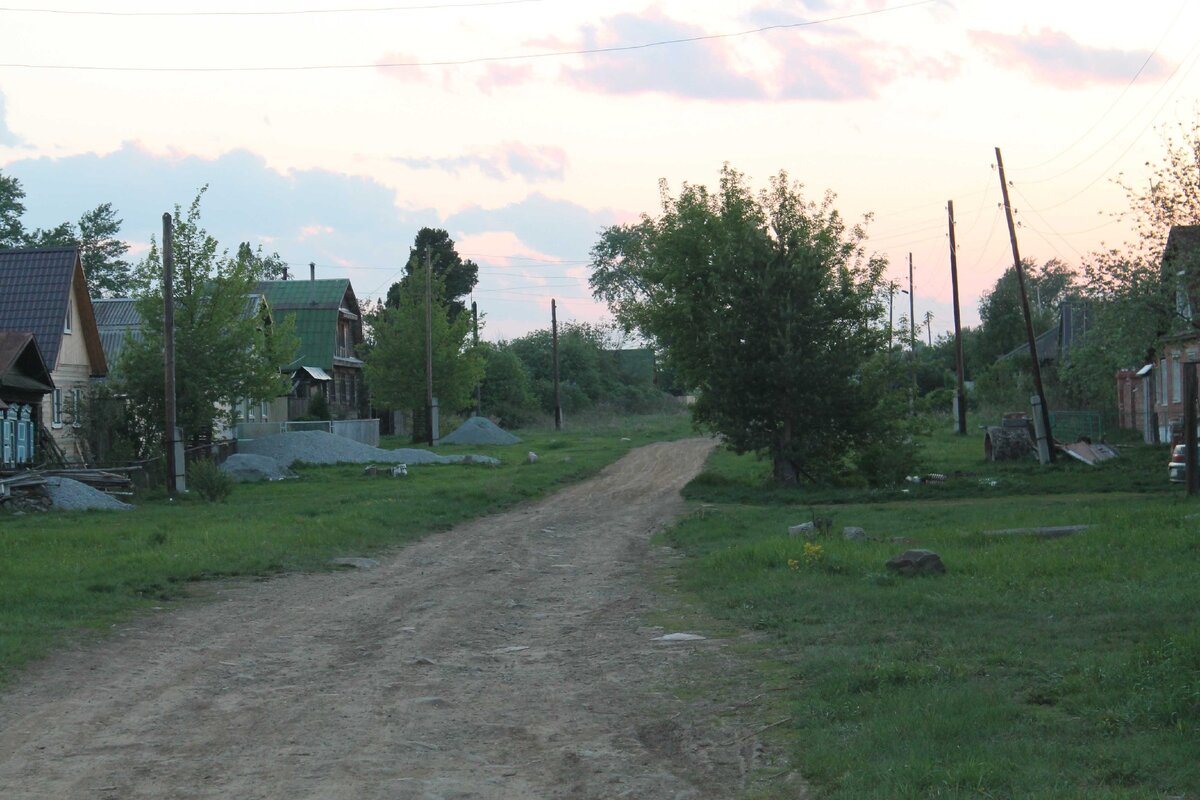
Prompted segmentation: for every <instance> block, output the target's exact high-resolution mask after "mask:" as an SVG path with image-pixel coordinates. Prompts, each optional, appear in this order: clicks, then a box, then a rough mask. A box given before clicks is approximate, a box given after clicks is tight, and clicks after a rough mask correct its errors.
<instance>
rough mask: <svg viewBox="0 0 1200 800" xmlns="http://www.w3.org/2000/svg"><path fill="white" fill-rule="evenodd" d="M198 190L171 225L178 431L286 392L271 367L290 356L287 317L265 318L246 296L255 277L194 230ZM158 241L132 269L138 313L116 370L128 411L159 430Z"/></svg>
mask: <svg viewBox="0 0 1200 800" xmlns="http://www.w3.org/2000/svg"><path fill="white" fill-rule="evenodd" d="M203 194H204V190H203V189H201V190H200V192H199V193H198V194H197V195H196V198H195V200H193V201H192V204H191V205H190V206H189V207H188V209H187V211H186V213H185V212H184V211H182V210H181V208H180V207H179V206H176V207H175V214H174V222H173V227H172V253H173V254H174V275H175V278H174V282H173V285H174V297H175V304H174V308H175V364H176V367H175V380H176V406H177V415H178V420H179V425H180V427H182V428H183V430H184V435H185V436H187V437H191V436H194V435H196V434H202V433H204V432H206V431H209V430H211V429H212V427H213V425H214V423H216V422H218V421H224V422H233V421H235V414H236V406H237V404H238V403H239V401H242V400H249V401H252V402H258V401H263V400H271V399H273V398H275V397H278V396H279V395H281V394H286V393H287V391H288V389H289V386H288V382H287V380H286V378H285V377H284V376H283V375H282V374H281V373H280V367H282V366H284V365H286V364H288V363H289V362H291V361H292V359H293V358H294V357H295V351H296V347H297V340H296V337H295V334H294V333H293V331H292V324H291V321H290V320H288V321H285V322H283V323H277V322H275V323H272V322H270V321H269V320H268V319H266V318H264V316H263V315H262V313H261V312H260V310H259V307H258V306H257V305H256V304H255V303H253V302H252V300H251V298H250V294H251V293H252V292H253V291H254V285H255V282H256V281H257V280H258V279H259V277H260V276H259V275H258V273H257V272H256V271H255V270H253V269H251V268H248V267H247V266H246V265H245V264H242V263H240V262H239V261H238V260H237V259H233V258H230V257H229V255H228V253H227V252H225V251H221V250H219V245H218V243H217V240H216V239H214V238H213V237H212V236H210V235H209V234H208V232H207V231H205V230H204V228H203V227H201V220H200V200H201V197H202V196H203ZM161 263H162V262H161V258H160V253H159V248H158V244H157V243H156V242H153V241H152V242H151V247H150V252H149V253H148V254H147V255H146V258H145V259H144V260H143V261H142V262H141V263H140V264H139V265H138V267H137V269H136V272H135V275H134V280H135V297H136V298H137V302H138V310H139V312H140V314H141V317H142V335H141V338H140V339H130V340H129V341H127V342H126V344H125V347H124V349H123V351H122V357H121V362H120V364H119V367H118V370H117V372H118V376H119V381H120V384H121V389H122V390H123V391H124V392H125V393H126V394H127V395H128V397H129V400H130V403H131V405H132V407H133V409H134V410H135V413H136V414H137V415H138V417H139V418H140V419H141V420H143V421H144V422H145V423H146V424H147V425H148V426H150V427H151V429H153V430H155V431H156V432H158V433H160V434H161V432H162V428H163V425H162V420H163V418H164V401H163V394H164V392H163V350H164V347H163V343H164V335H163V291H162V283H161V280H160V276H161V274H162V273H161V269H162V267H161Z"/></svg>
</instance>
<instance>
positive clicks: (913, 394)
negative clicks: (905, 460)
mask: <svg viewBox="0 0 1200 800" xmlns="http://www.w3.org/2000/svg"><path fill="white" fill-rule="evenodd" d="M908 363H909V366H910V367H911V368H912V389H911V391H910V394H909V395H908V413H909V414H913V415H915V414H916V413H917V312H916V301H915V300H913V265H912V253H909V254H908Z"/></svg>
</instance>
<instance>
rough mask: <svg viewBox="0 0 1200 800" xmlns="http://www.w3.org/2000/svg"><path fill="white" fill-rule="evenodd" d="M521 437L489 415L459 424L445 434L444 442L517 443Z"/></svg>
mask: <svg viewBox="0 0 1200 800" xmlns="http://www.w3.org/2000/svg"><path fill="white" fill-rule="evenodd" d="M519 441H521V440H520V438H518V437H516V436H513V435H512V434H511V433H509V432H508V431H506V430H504V429H503V428H501V427H500V426H499V425H496V424H495V423H494V422H492V421H491V420H490V419H488V418H487V417H471V418H470V419H469V420H467V421H466V422H464V423H463V424H462V425H459V426H458V429H457V430H455V431H454V433H452V434H450V435H449V436H443V437H442V442H443V443H444V444H516V443H517V442H519Z"/></svg>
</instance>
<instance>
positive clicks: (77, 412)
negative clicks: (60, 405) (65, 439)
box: [71, 389, 83, 428]
mask: <svg viewBox="0 0 1200 800" xmlns="http://www.w3.org/2000/svg"><path fill="white" fill-rule="evenodd" d="M82 426H83V390H82V389H72V390H71V427H72V428H79V427H82Z"/></svg>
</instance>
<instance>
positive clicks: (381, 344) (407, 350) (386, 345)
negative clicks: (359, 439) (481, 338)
mask: <svg viewBox="0 0 1200 800" xmlns="http://www.w3.org/2000/svg"><path fill="white" fill-rule="evenodd" d="M433 283H434V304H433V308H432V330H433V337H432V340H433V394H434V396H435V397H436V398H437V400H438V406H439V407H440V408H441V409H442V410H443V411H450V412H454V411H460V410H463V409H466V408H468V407H469V406H470V405H472V402H473V397H474V392H475V387H476V385H477V384H478V383H479V381H480V380H481V379H482V377H483V368H484V365H483V359H482V357H481V356H480V354H479V352H478V350H477V349H476V348H475V347H474V346H473V345H472V343H471V338H472V337H471V318H470V316H469V315H466V314H459V315H458V317H457V318H455V319H451V314H450V308H449V306H448V305H447V303H446V301H445V300H444V299H443V298H444V297H445V295H444V293H443V292H442V287H441V285H440V282H439V280H438V279H437V278H436V277H435V278H434V281H433ZM395 300H396V302H397V305H396V306H394V307H387V306H385V307H382V308H377V309H376V310H374V311H373V312H371V313H370V314H369V315H368V319H367V322H368V323H369V325H370V329H371V342H370V347H369V348H368V349H367V350H366V352H365V355H364V361H365V362H366V365H365V367H364V371H365V375H366V380H367V386H368V387H369V388H370V390H371V399H372V402H373V403H375V405H377V406H379V407H382V408H410V409H423V408H424V407H425V394H426V377H425V363H426V359H425V339H426V336H425V334H426V324H425V323H426V317H425V314H426V308H425V286H424V284H423V283H421V284H419V285H418V284H417V283H416V282H415V281H410V282H407V283H404V284H402V285H401V290H400V291H399V292H397V294H396V296H395Z"/></svg>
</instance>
